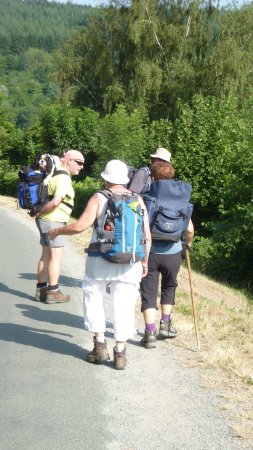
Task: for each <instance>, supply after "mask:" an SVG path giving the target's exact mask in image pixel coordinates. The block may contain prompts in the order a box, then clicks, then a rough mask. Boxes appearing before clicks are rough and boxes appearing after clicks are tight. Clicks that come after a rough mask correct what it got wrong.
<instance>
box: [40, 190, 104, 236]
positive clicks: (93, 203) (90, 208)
mask: <svg viewBox="0 0 253 450" xmlns="http://www.w3.org/2000/svg"><path fill="white" fill-rule="evenodd" d="M98 208H99V197H98V194H94V195H93V196H92V197H91V198H90V200H89V201H88V203H87V206H86V208H85V210H84V211H83V213H82V215H81V216H80V217H79V219H77V220H76V222H73V223H70V224H69V225H65V226H64V227H61V228H52V229H51V230H49V232H48V234H49V236H50V238H51V239H54V238H56V236H59V235H60V234H65V235H72V234H79V233H82V231H85V230H86V229H87V228H89V227H90V226H91V225H92V224H93V223H94V222H95V220H96V218H97V215H98Z"/></svg>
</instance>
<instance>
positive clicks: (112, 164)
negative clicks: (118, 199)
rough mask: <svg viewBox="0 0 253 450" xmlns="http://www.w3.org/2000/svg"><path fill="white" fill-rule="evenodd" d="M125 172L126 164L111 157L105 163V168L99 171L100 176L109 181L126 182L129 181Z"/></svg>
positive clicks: (126, 171)
mask: <svg viewBox="0 0 253 450" xmlns="http://www.w3.org/2000/svg"><path fill="white" fill-rule="evenodd" d="M127 174H128V168H127V165H126V164H125V163H124V162H123V161H120V160H119V159H112V160H111V161H109V162H108V163H107V164H106V166H105V170H103V172H101V177H102V178H103V179H104V180H105V181H108V182H109V183H113V184H127V183H128V181H129V178H128V176H127Z"/></svg>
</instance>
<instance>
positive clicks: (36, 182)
mask: <svg viewBox="0 0 253 450" xmlns="http://www.w3.org/2000/svg"><path fill="white" fill-rule="evenodd" d="M46 176H47V174H46V173H45V172H40V171H37V170H33V169H32V168H31V167H25V166H23V167H21V168H20V170H19V173H18V177H19V183H18V187H17V197H18V202H19V206H20V207H21V208H23V209H28V210H32V209H33V208H34V207H36V206H38V205H40V206H41V208H42V206H44V205H45V203H46V202H47V186H46V185H45V184H44V183H43V181H44V179H45V178H46Z"/></svg>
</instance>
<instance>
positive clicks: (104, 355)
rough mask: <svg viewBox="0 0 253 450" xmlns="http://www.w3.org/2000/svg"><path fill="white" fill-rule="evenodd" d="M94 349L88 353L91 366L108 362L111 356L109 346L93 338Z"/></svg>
mask: <svg viewBox="0 0 253 450" xmlns="http://www.w3.org/2000/svg"><path fill="white" fill-rule="evenodd" d="M93 342H94V348H93V350H92V351H91V352H90V353H88V355H87V361H88V362H89V363H91V364H101V363H102V362H105V361H108V360H109V359H110V356H109V354H108V351H107V344H106V341H105V342H98V341H97V338H96V337H95V336H94V337H93Z"/></svg>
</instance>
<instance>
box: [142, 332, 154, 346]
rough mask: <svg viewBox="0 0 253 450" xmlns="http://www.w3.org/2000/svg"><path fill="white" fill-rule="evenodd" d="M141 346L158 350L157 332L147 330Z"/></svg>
mask: <svg viewBox="0 0 253 450" xmlns="http://www.w3.org/2000/svg"><path fill="white" fill-rule="evenodd" d="M141 345H143V347H145V348H156V331H148V330H146V329H145V333H144V337H143V338H142V339H141Z"/></svg>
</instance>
